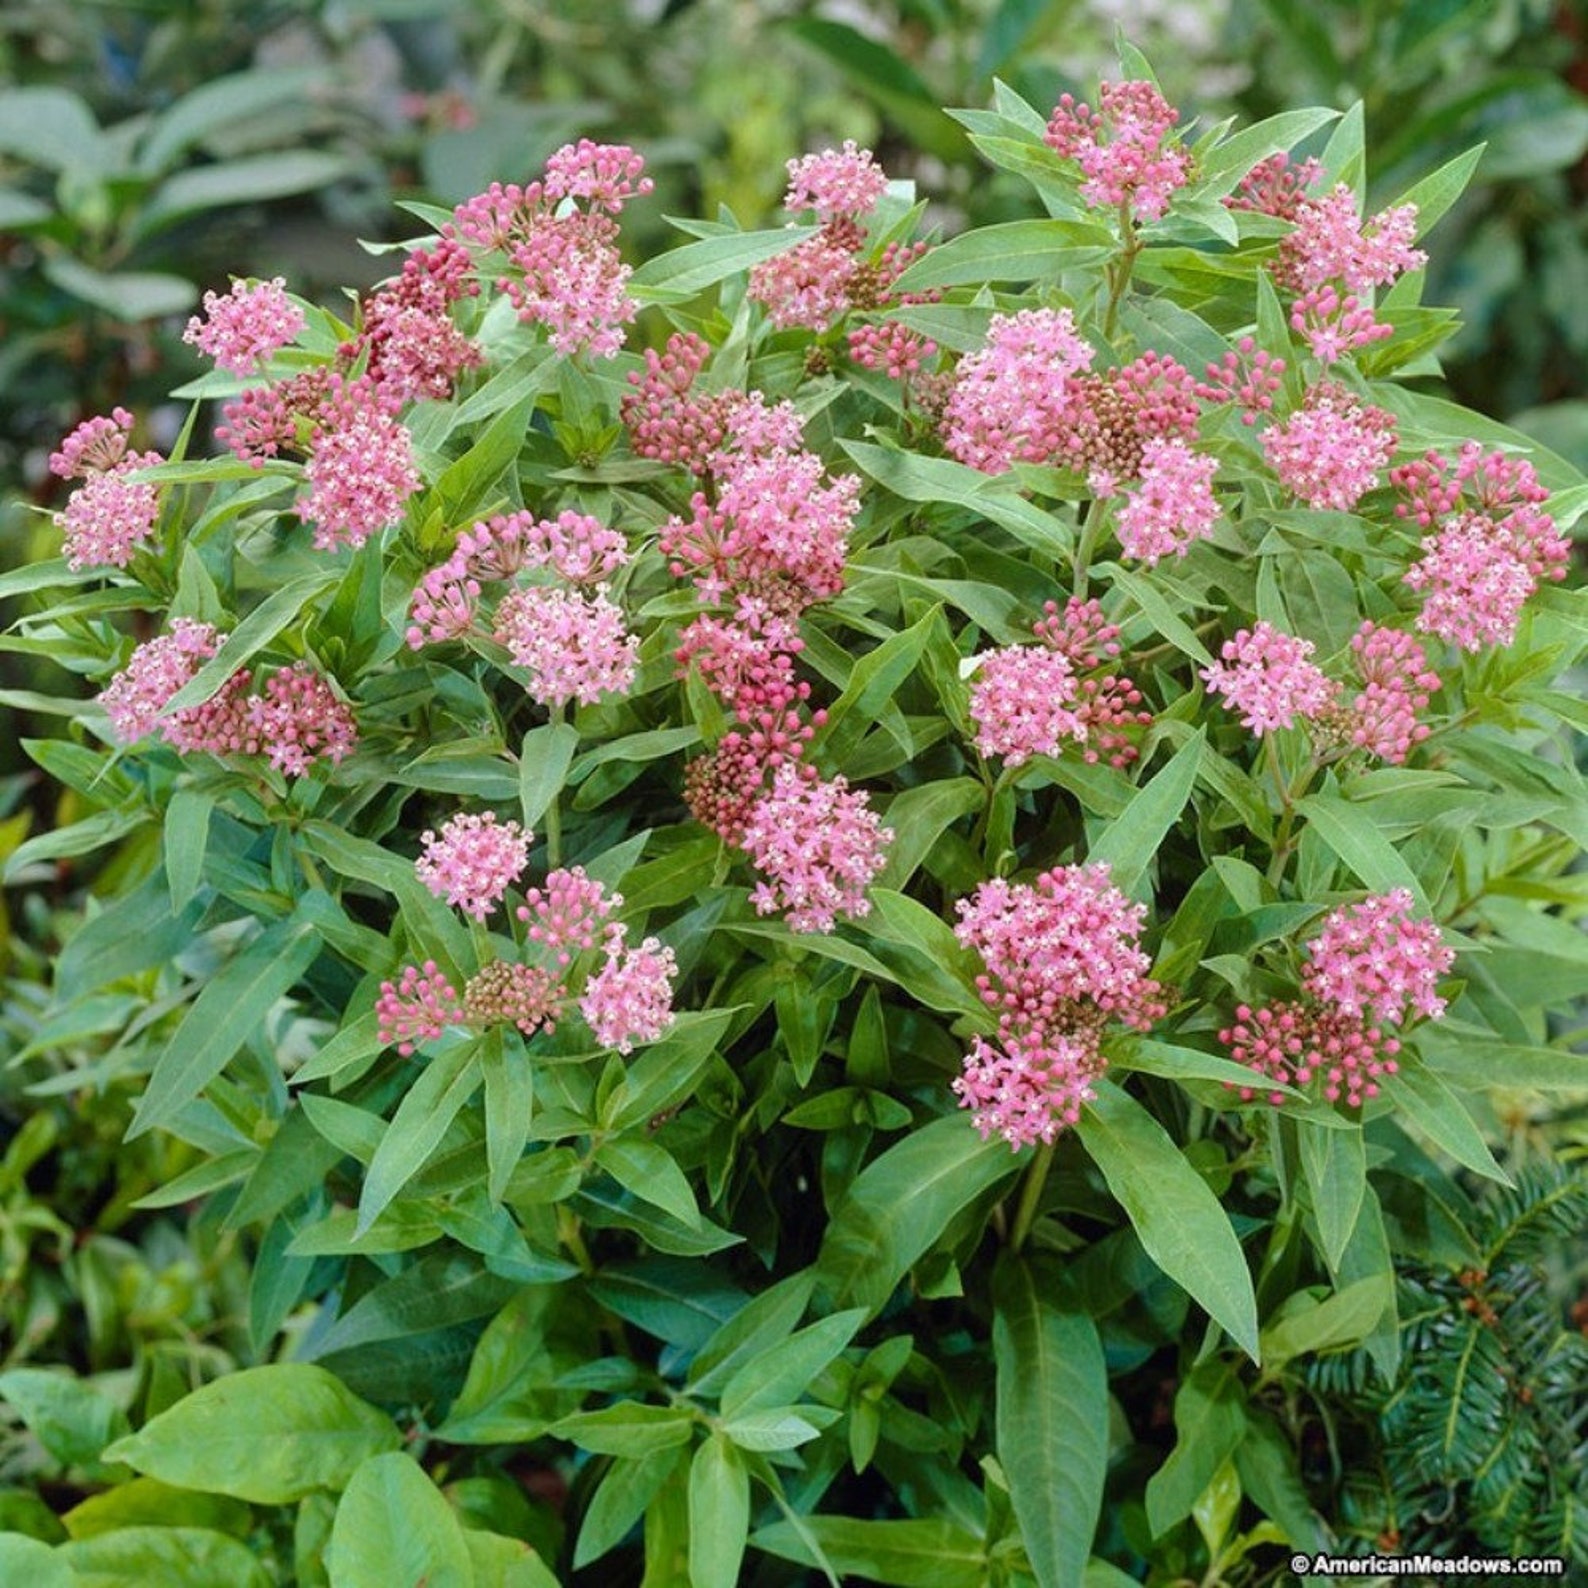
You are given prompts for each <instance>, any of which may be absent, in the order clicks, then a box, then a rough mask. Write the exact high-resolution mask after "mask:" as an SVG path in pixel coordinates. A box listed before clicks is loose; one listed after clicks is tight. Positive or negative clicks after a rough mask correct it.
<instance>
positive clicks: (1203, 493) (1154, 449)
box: [1115, 436, 1219, 568]
mask: <svg viewBox="0 0 1588 1588" xmlns="http://www.w3.org/2000/svg"><path fill="white" fill-rule="evenodd" d="M1218 472H1219V460H1218V459H1217V458H1214V457H1210V456H1209V455H1208V454H1207V453H1205V452H1197V451H1194V450H1193V449H1192V448H1191V447H1189V446H1188V445H1187V444H1186V443H1185V442H1184V441H1182V440H1180V439H1179V437H1177V436H1176V437H1169V438H1164V437H1154V438H1153V439H1152V440H1150V441H1149V442H1148V443H1147V444H1146V446H1145V447H1144V448H1143V449H1142V460H1141V481H1140V484H1139V485H1138V486H1137V488H1136V489H1135V490H1134V491H1132V492H1130V493H1129V494H1128V495H1127V497H1126V500H1125V502H1124V505H1123V506H1121V507H1120V509H1119V512H1118V515H1117V517H1116V519H1115V528H1116V529H1117V531H1118V533H1119V545H1120V550H1121V551H1123V552H1124V554H1125V555H1126V556H1127V557H1131V558H1134V559H1136V560H1137V561H1139V562H1144V563H1146V564H1147V566H1148V567H1149V568H1152V567H1155V566H1156V565H1157V563H1158V560H1159V559H1160V558H1162V557H1183V556H1185V554H1186V552H1187V551H1189V550H1190V548H1191V547H1192V545H1193V544H1195V542H1197V541H1199V540H1207V539H1209V538H1211V536H1212V534H1213V526H1214V524H1215V523H1217V522H1218V516H1219V504H1218V499H1217V498H1216V497H1215V496H1214V494H1213V477H1214V475H1216V474H1217V473H1218Z"/></svg>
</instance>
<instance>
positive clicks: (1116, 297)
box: [1103, 198, 1141, 341]
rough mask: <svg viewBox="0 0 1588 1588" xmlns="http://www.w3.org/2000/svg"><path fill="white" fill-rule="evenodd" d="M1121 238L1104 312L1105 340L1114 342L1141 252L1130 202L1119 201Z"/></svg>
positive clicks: (1110, 275)
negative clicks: (1116, 322) (1127, 291)
mask: <svg viewBox="0 0 1588 1588" xmlns="http://www.w3.org/2000/svg"><path fill="white" fill-rule="evenodd" d="M1119 237H1120V241H1121V242H1122V243H1123V244H1124V245H1125V246H1124V247H1123V248H1122V249H1121V251H1120V255H1119V258H1118V259H1116V260H1115V261H1114V263H1113V264H1112V265H1110V266H1109V267H1108V307H1107V309H1105V310H1104V312H1103V339H1104V340H1105V341H1109V340H1112V338H1113V335H1114V322H1115V321H1116V320H1117V319H1118V318H1119V306H1120V304H1121V303H1123V302H1124V299H1125V288H1126V287H1128V286H1129V285H1130V276H1131V272H1132V271H1133V270H1134V269H1135V268H1136V255H1137V254H1139V253H1140V252H1141V238H1140V237H1139V236H1138V235H1137V233H1136V223H1135V221H1134V220H1133V219H1132V218H1131V213H1130V200H1129V199H1128V198H1127V199H1121V200H1120V201H1119Z"/></svg>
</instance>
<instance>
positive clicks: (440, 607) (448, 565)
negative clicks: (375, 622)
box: [405, 552, 480, 651]
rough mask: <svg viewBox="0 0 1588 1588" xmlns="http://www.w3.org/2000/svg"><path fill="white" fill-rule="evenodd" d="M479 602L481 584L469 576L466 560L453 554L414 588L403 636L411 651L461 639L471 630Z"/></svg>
mask: <svg viewBox="0 0 1588 1588" xmlns="http://www.w3.org/2000/svg"><path fill="white" fill-rule="evenodd" d="M479 602H480V581H479V580H478V579H475V578H473V577H471V576H470V574H469V572H468V570H467V561H466V559H465V558H462V557H460V556H458V554H457V553H456V552H454V553H453V555H452V556H450V557H448V558H447V560H446V561H445V562H444V563H442V564H441V565H440V566H439V567H436V568H432V569H431V570H430V571H429V573H427V574H425V575H424V577H423V578H422V579H420V581H419V583H418V584H417V585H415V586H414V593H413V595H412V596H411V597H410V599H409V602H408V619H409V624H408V629H407V633H406V636H405V637H406V639H407V641H408V645H409V647H410V649H412V650H416V651H417V650H420V649H421V648H422V647H424V646H425V645H441V644H444V643H445V642H446V641H448V640H458V639H462V638H463V636H464V635H465V634H468V633H470V632H471V631H472V630H473V628H474V623H475V618H476V616H477V615H478V612H479Z"/></svg>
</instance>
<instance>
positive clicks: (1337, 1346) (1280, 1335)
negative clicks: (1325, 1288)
mask: <svg viewBox="0 0 1588 1588" xmlns="http://www.w3.org/2000/svg"><path fill="white" fill-rule="evenodd" d="M1383 1313H1384V1287H1383V1285H1382V1284H1380V1282H1379V1281H1378V1280H1377V1279H1358V1280H1356V1281H1355V1282H1354V1283H1352V1284H1349V1285H1346V1286H1345V1287H1344V1288H1343V1289H1341V1290H1337V1291H1335V1292H1334V1294H1333V1295H1329V1296H1325V1297H1324V1298H1323V1299H1322V1300H1321V1301H1320V1300H1318V1299H1317V1298H1316V1297H1314V1296H1310V1295H1308V1294H1307V1293H1306V1292H1305V1291H1297V1292H1296V1293H1295V1294H1294V1295H1292V1296H1290V1297H1288V1298H1287V1299H1286V1301H1285V1303H1284V1305H1283V1306H1282V1307H1281V1308H1280V1310H1279V1312H1278V1314H1277V1315H1276V1316H1275V1317H1274V1318H1273V1320H1272V1321H1270V1322H1269V1323H1268V1325H1267V1326H1266V1327H1265V1328H1264V1329H1263V1360H1264V1361H1265V1362H1266V1363H1267V1364H1268V1366H1269V1368H1270V1370H1274V1369H1277V1368H1281V1367H1283V1366H1284V1365H1285V1363H1286V1362H1288V1361H1290V1359H1291V1358H1292V1357H1297V1356H1301V1355H1303V1354H1304V1353H1311V1352H1316V1351H1338V1350H1342V1349H1344V1348H1345V1347H1346V1346H1351V1345H1356V1344H1357V1343H1358V1342H1359V1341H1361V1340H1362V1339H1364V1338H1365V1337H1366V1336H1367V1334H1368V1332H1369V1330H1371V1329H1372V1327H1373V1325H1374V1324H1375V1323H1377V1322H1378V1320H1379V1319H1380V1317H1382V1316H1383Z"/></svg>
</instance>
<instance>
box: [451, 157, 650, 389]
mask: <svg viewBox="0 0 1588 1588" xmlns="http://www.w3.org/2000/svg"><path fill="white" fill-rule="evenodd" d="M644 165H645V162H644V161H643V160H642V159H641V157H640V156H639V155H638V154H636V153H635V152H634V150H632V149H631V148H629V147H628V146H627V145H626V144H598V143H592V142H591V141H590V140H589V139H588V138H585V139H581V140H580V141H579V142H578V143H577V144H565V145H564V146H563V147H562V148H561V149H559V150H558V151H557V152H556V153H555V154H553V155H552V156H551V158H550V159H549V160H548V161H547V162H546V169H545V173H544V175H543V177H542V179H541V180H540V181H538V182H531V183H530V184H529V186H528V187H519V186H518V185H517V184H508V185H506V186H504V185H502V184H501V183H493V184H492V185H491V186H490V187H489V188H488V189H487V190H486V191H485V192H484V193H480V194H477V195H476V196H475V197H473V198H471V199H469V200H467V201H466V202H465V203H463V204H460V205H459V206H458V207H457V209H456V210H455V211H454V212H453V216H452V221H451V225H450V228H449V230H448V231H447V233H446V235H447V236H448V237H451V238H457V239H460V240H461V241H462V242H463V243H465V244H466V245H469V246H470V247H472V248H473V249H476V250H479V251H480V252H482V253H487V254H505V255H506V256H507V265H508V269H507V271H506V272H505V273H504V274H503V275H502V276H501V277H500V278H499V279H498V281H497V287H498V289H499V290H500V291H501V292H502V293H504V294H505V295H506V297H507V298H508V299H509V301H510V302H511V303H512V305H513V307H514V308H515V309H516V310H517V312H518V317H519V318H520V319H521V320H523V321H524V322H525V323H526V324H531V325H544V326H545V327H546V329H547V331H548V332H549V333H550V337H551V345H552V346H553V347H554V348H555V349H556V350H557V351H558V352H559V353H561V354H564V355H565V356H568V355H572V354H574V353H577V352H579V351H581V350H588V351H589V352H590V353H591V354H592V355H593V356H595V357H600V358H610V357H612V356H613V355H615V354H616V353H617V352H618V351H619V350H620V349H621V348H622V346H623V340H624V331H623V327H624V326H625V325H627V324H628V322H629V321H631V320H632V319H633V318H634V316H635V314H636V313H637V312H638V305H637V304H636V303H635V302H634V300H633V299H632V298H630V297H629V296H628V293H627V290H626V288H627V284H628V279H629V276H630V275H631V274H632V271H631V270H630V268H629V266H627V265H626V264H624V263H623V260H622V257H621V256H620V255H619V253H618V250H617V236H618V228H617V222H616V220H615V218H614V217H616V216H617V215H618V214H619V213H620V212H621V211H622V209H623V206H624V205H625V204H627V203H628V201H629V200H630V199H633V198H638V197H643V196H644V195H645V194H647V193H649V192H650V191H651V188H652V183H651V180H650V178H649V177H646V176H643V175H642V174H641V173H642V172H643V170H644ZM581 206H583V207H582V208H581Z"/></svg>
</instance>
